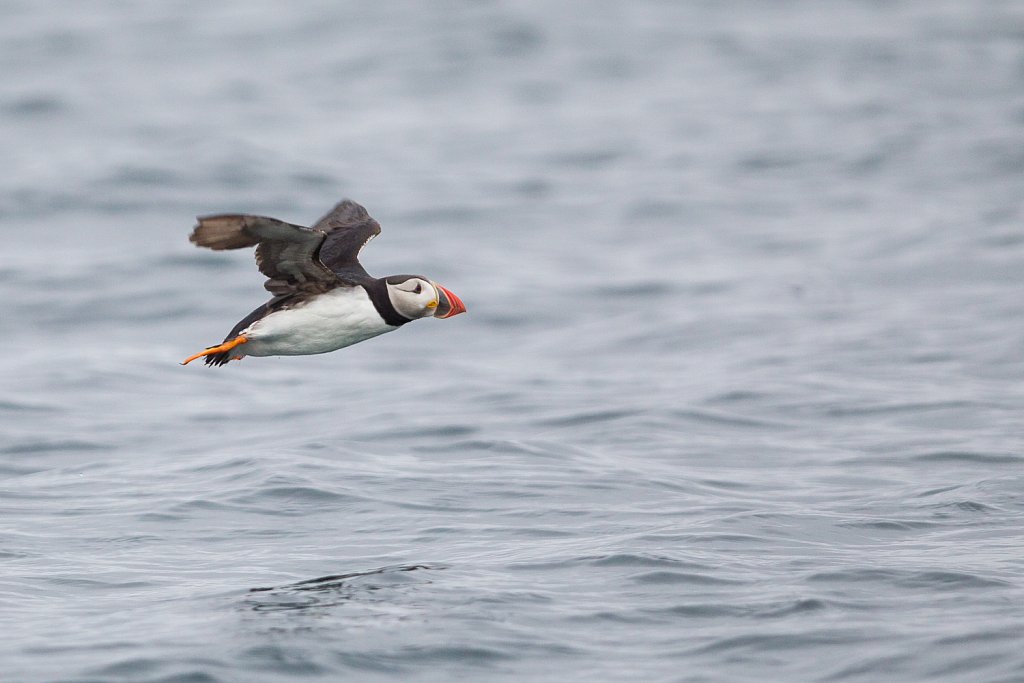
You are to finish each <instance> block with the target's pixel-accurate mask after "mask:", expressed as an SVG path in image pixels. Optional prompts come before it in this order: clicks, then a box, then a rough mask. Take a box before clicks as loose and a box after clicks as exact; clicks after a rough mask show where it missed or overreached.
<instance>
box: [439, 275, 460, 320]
mask: <svg viewBox="0 0 1024 683" xmlns="http://www.w3.org/2000/svg"><path fill="white" fill-rule="evenodd" d="M434 286H436V287H437V291H438V292H439V293H440V294H441V296H440V299H441V300H440V301H438V302H437V310H435V311H434V317H435V318H450V317H452V316H453V315H458V314H459V313H465V312H466V304H464V303H462V299H460V298H459V297H457V296H455V292H453V291H452V290H450V289H448V288H446V287H442V286H441V285H439V284H437V283H436V282H435V283H434Z"/></svg>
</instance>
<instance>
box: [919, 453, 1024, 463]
mask: <svg viewBox="0 0 1024 683" xmlns="http://www.w3.org/2000/svg"><path fill="white" fill-rule="evenodd" d="M912 459H913V460H916V461H918V462H974V463H985V464H990V465H998V464H1006V463H1019V462H1022V461H1024V456H1022V455H1020V454H1016V453H984V452H979V451H934V452H931V453H920V454H918V455H914V456H912Z"/></svg>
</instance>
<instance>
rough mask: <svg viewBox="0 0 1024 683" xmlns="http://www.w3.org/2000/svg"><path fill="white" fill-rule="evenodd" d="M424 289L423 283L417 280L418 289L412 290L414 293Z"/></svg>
mask: <svg viewBox="0 0 1024 683" xmlns="http://www.w3.org/2000/svg"><path fill="white" fill-rule="evenodd" d="M422 291H423V285H421V284H420V283H418V282H417V283H416V289H414V290H412V293H413V294H419V293H420V292H422Z"/></svg>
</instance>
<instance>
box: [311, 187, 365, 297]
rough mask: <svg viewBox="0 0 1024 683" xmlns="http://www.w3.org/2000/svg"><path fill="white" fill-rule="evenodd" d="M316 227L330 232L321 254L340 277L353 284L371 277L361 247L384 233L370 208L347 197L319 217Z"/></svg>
mask: <svg viewBox="0 0 1024 683" xmlns="http://www.w3.org/2000/svg"><path fill="white" fill-rule="evenodd" d="M313 230H318V231H322V232H324V233H326V234H327V238H326V239H324V242H323V244H321V245H320V251H319V252H317V256H318V258H319V259H320V262H321V263H323V264H324V266H326V267H327V268H329V269H330V270H331V272H333V273H334V274H335V275H336V276H337V277H338V278H340V279H341V280H343V281H345V282H350V283H352V284H359V283H361V282H365V281H366V280H367V279H368V278H370V275H369V274H368V273H367V272H366V271H365V270H363V267H362V265H360V263H359V250H360V249H362V248H363V246H365V245H366V243H367V242H369V241H370V240H372V239H373V238H374V237H376V236H377V235H379V234H380V223H378V222H377V221H375V220H373V219H372V218H370V214H368V213H367V212H366V209H364V208H363V207H362V206H361V205H359V204H356V203H355V202H354V201H352V200H351V199H346V200H344V201H343V202H341V203H340V204H338V205H337V206H335V207H334V208H333V209H331V211H330V213H328V214H327V215H326V216H324V217H323V218H321V219H320V220H318V221H317V222H316V225H314V226H313Z"/></svg>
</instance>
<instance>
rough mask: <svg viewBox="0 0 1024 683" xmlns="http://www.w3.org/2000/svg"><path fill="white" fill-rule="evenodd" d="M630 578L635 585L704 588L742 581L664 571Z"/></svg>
mask: <svg viewBox="0 0 1024 683" xmlns="http://www.w3.org/2000/svg"><path fill="white" fill-rule="evenodd" d="M630 578H631V580H632V581H634V582H635V583H640V584H689V585H705V586H711V585H716V586H724V585H736V584H741V583H743V581H737V580H735V579H723V578H721V577H719V576H711V575H709V574H699V573H696V572H678V571H665V570H662V571H654V572H646V573H643V574H637V575H635V576H632V577H630Z"/></svg>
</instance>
